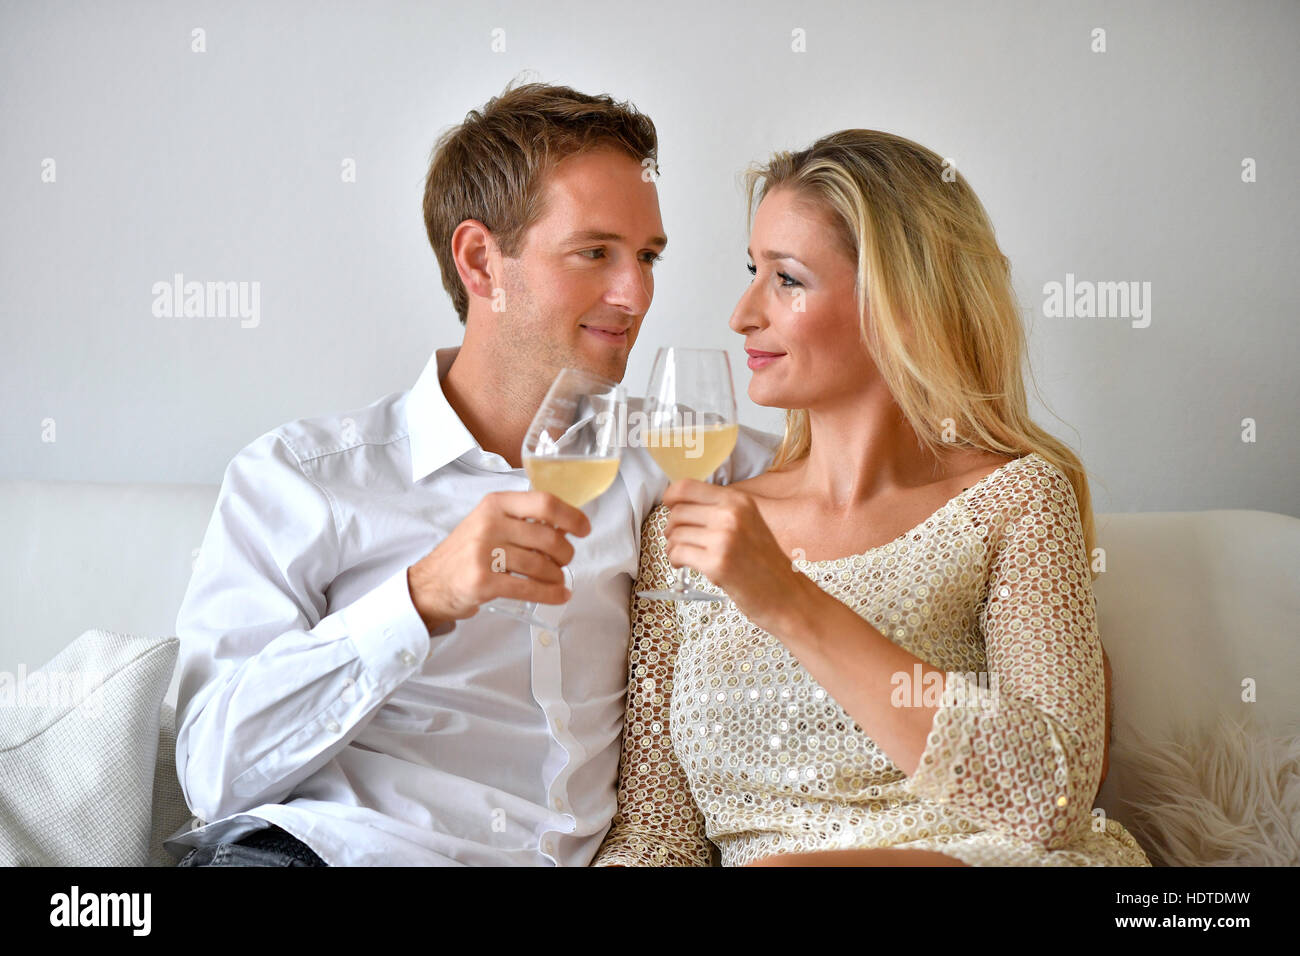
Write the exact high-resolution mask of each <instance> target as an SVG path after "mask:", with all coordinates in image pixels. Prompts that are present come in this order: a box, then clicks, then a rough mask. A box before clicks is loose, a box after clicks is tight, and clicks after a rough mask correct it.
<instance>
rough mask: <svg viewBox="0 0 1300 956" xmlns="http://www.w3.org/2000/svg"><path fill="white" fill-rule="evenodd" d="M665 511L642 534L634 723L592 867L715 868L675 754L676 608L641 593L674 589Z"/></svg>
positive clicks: (631, 696)
mask: <svg viewBox="0 0 1300 956" xmlns="http://www.w3.org/2000/svg"><path fill="white" fill-rule="evenodd" d="M666 517H667V514H666V511H665V509H663V508H662V507H659V508H656V509H655V510H654V511H652V512H651V513H650V514H649V515H648V516H647V517H646V521H645V524H644V525H643V527H642V529H641V565H640V570H639V572H638V575H637V582H636V586H635V588H633V594H632V608H631V615H632V634H631V648H630V652H629V655H628V688H627V719H626V721H625V722H624V726H623V753H622V758H621V760H620V764H619V783H618V810H617V812H616V813H615V814H614V819H613V823H612V824H611V826H610V829H609V833H608V834H606V836H605V840H604V842H603V843H602V844H601V847H600V849H599V851H597V853H596V857H595V859H594V860H593V861H592V864H591V865H592V866H714V865H716V862H717V850H716V848H715V847H714V845H713V844H712V843H710V842H709V840H708V837H706V836H705V825H704V815H703V814H702V813H701V812H700V810H699V808H698V807H697V806H696V803H695V799H694V798H693V797H692V796H691V791H690V786H689V783H688V781H687V779H686V773H685V771H684V770H683V769H682V766H681V764H680V763H679V762H678V760H677V755H676V753H675V752H674V751H673V742H672V737H671V736H670V733H669V724H668V716H669V705H670V702H671V695H672V688H673V666H674V664H675V662H676V659H677V648H678V644H679V643H680V634H679V631H678V627H677V608H676V604H675V602H673V601H653V600H647V599H645V598H639V597H637V596H636V593H635V592H636V591H641V590H649V589H662V588H668V587H671V586H672V583H673V573H672V568H670V567H669V565H668V560H667V558H666V557H665V556H664V542H663V526H664V522H665V520H666Z"/></svg>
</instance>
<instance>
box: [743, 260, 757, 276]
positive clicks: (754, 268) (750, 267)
mask: <svg viewBox="0 0 1300 956" xmlns="http://www.w3.org/2000/svg"><path fill="white" fill-rule="evenodd" d="M745 268H746V269H748V270H749V274H750V275H752V276H756V275H758V267H757V266H755V265H754V263H752V262H751V263H749V264H748V265H746V266H745Z"/></svg>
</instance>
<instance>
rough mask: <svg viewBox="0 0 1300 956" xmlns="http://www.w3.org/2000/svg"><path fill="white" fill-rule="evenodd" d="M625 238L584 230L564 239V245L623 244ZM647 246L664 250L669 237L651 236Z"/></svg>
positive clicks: (596, 230)
mask: <svg viewBox="0 0 1300 956" xmlns="http://www.w3.org/2000/svg"><path fill="white" fill-rule="evenodd" d="M623 238H624V237H623V236H621V235H619V234H618V233H617V232H601V231H600V230H598V229H582V230H579V231H578V232H574V233H570V234H569V235H567V236H565V237H564V245H566V246H567V245H571V244H573V243H575V242H622V241H623ZM646 245H647V246H653V247H655V248H656V249H662V248H663V247H664V246H666V245H668V237H667V236H651V237H650V238H649V239H647V240H646Z"/></svg>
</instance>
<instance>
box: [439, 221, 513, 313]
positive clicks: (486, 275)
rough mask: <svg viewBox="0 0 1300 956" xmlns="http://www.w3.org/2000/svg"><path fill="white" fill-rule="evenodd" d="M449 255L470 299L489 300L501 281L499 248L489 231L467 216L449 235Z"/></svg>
mask: <svg viewBox="0 0 1300 956" xmlns="http://www.w3.org/2000/svg"><path fill="white" fill-rule="evenodd" d="M451 258H452V261H453V262H455V263H456V272H457V274H458V275H459V276H460V281H461V282H462V283H463V284H464V286H465V292H466V293H467V294H468V295H469V297H470V298H471V299H473V298H480V299H489V300H490V299H491V298H492V297H493V295H494V294H496V291H495V290H496V289H497V288H498V287H499V286H500V284H501V251H500V249H499V247H498V246H497V243H496V239H495V238H493V236H492V231H491V230H490V229H488V227H487V226H485V225H483V223H481V222H479V221H478V220H477V219H466V220H464V221H463V222H462V223H461V224H460V225H459V226H457V227H456V231H455V232H453V233H452V234H451Z"/></svg>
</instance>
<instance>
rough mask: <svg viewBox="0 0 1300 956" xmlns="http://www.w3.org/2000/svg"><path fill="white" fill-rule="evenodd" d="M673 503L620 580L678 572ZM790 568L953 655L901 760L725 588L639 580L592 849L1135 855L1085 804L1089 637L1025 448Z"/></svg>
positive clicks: (972, 859)
mask: <svg viewBox="0 0 1300 956" xmlns="http://www.w3.org/2000/svg"><path fill="white" fill-rule="evenodd" d="M667 516H668V512H667V509H665V508H664V507H663V506H662V505H660V506H659V507H657V508H655V509H654V510H653V511H652V512H651V513H650V514H649V515H648V516H647V517H646V521H645V525H644V526H643V528H642V535H641V564H640V572H639V575H638V580H637V583H636V590H641V589H647V588H662V587H667V586H670V585H671V583H672V578H673V576H674V572H673V569H672V568H671V566H670V565H669V563H668V560H667V557H666V554H665V542H664V524H665V522H666V520H667ZM795 566H796V567H797V568H798V569H799V570H800V571H802V572H803V573H804V574H807V575H808V576H809V577H811V578H812V579H813V580H814V581H815V582H816V583H817V584H818V586H819V587H821V588H822V589H823V590H824V591H826V592H827V593H829V594H831V595H832V596H834V597H835V598H836V599H838V600H840V601H842V602H843V603H845V604H846V605H848V606H849V607H851V608H853V609H854V610H855V611H856V612H857V613H858V614H859V615H861V616H862V617H863V618H865V619H866V620H867V621H868V622H870V623H871V624H872V626H874V627H875V628H876V629H877V630H879V631H880V632H881V633H882V634H884V635H885V637H887V638H888V639H889V640H891V641H893V642H894V643H896V644H898V645H899V646H901V647H903V648H905V649H906V650H908V651H910V652H911V653H913V654H915V655H916V656H917V657H919V658H921V659H922V660H924V661H927V662H929V663H930V664H932V665H933V666H935V667H937V668H939V669H940V670H943V671H945V672H948V673H950V674H953V673H956V674H961V675H966V676H965V677H964V678H962V680H964V682H965V683H964V687H965V689H966V690H967V695H966V697H965V699H964V701H959V702H952V703H948V702H945V703H944V705H943V706H942V707H941V708H940V709H939V711H938V712H937V713H936V715H935V718H934V723H933V724H932V726H931V731H930V735H929V737H928V739H927V742H926V748H925V752H924V753H923V755H922V757H921V763H920V765H919V767H918V768H917V770H916V773H915V774H914V775H913V776H912V777H911V778H909V777H907V775H906V774H904V773H903V772H902V771H901V770H899V768H898V767H897V766H895V765H894V763H893V762H892V761H891V760H890V759H889V757H888V756H887V755H886V754H885V753H884V752H883V751H882V750H881V749H880V748H879V747H877V746H876V744H875V742H874V741H873V740H872V739H871V738H870V737H869V736H868V735H867V733H866V732H865V731H864V730H863V729H862V728H861V727H860V726H859V725H858V724H857V722H856V721H855V720H854V719H853V718H852V717H850V716H849V714H848V713H847V712H846V711H845V710H844V709H843V708H842V707H841V706H840V705H839V703H838V702H837V701H836V700H835V699H834V698H833V697H831V695H830V694H829V693H828V692H827V691H826V690H825V689H824V688H823V687H822V686H821V685H820V684H819V683H818V682H817V681H816V680H815V679H814V678H813V677H812V675H811V674H810V673H809V672H808V671H807V670H805V669H804V667H803V666H802V665H801V664H800V662H799V661H798V659H797V658H796V657H795V656H794V655H793V654H791V653H790V652H789V651H788V650H787V649H786V647H785V645H784V644H783V643H781V641H779V640H777V639H776V638H774V637H773V636H772V635H771V634H768V633H767V632H766V631H764V630H762V629H761V628H759V627H757V626H756V625H754V624H752V623H751V622H750V621H749V620H748V619H747V618H746V617H745V616H744V615H743V614H741V613H740V612H739V611H738V610H737V608H736V607H735V605H734V604H733V603H731V602H730V601H724V602H723V603H722V604H712V605H710V604H706V603H703V602H689V603H680V604H679V603H677V602H669V601H651V600H645V599H641V598H637V597H635V596H633V598H632V634H631V647H630V650H629V661H628V664H629V670H628V678H629V680H628V709H627V721H626V724H625V728H624V736H623V752H622V762H621V766H620V779H619V787H618V810H617V813H616V814H615V816H614V819H613V823H612V825H611V827H610V830H609V833H608V834H607V835H606V837H605V840H604V842H603V843H602V845H601V848H600V850H599V851H598V853H597V854H596V857H595V859H594V861H593V863H592V865H593V866H608V865H610V864H624V865H629V866H646V865H650V866H656V865H673V866H709V865H719V864H721V865H723V866H739V865H743V864H745V863H748V862H751V861H753V860H756V859H759V858H761V857H765V856H772V855H775V854H781V853H799V852H809V851H815V850H842V849H860V848H869V847H899V848H908V849H923V850H935V851H938V852H941V853H947V854H949V855H951V856H954V857H956V858H957V859H959V860H961V861H963V862H965V863H968V864H971V865H1037V866H1150V862H1149V861H1148V860H1147V858H1146V855H1145V854H1144V853H1143V851H1142V849H1141V847H1140V846H1139V845H1138V844H1137V842H1136V841H1135V840H1134V839H1133V837H1132V836H1131V835H1130V834H1129V833H1128V831H1127V830H1125V829H1124V827H1123V826H1122V825H1121V824H1120V823H1119V822H1118V821H1116V820H1113V819H1105V820H1100V819H1098V821H1097V823H1096V824H1094V819H1095V818H1094V816H1093V814H1092V812H1091V810H1092V804H1093V800H1094V799H1095V796H1096V792H1097V788H1098V782H1099V780H1100V777H1101V762H1102V753H1103V733H1104V722H1105V713H1104V681H1103V672H1102V656H1101V643H1100V638H1099V635H1098V632H1097V623H1096V602H1095V599H1094V595H1093V590H1092V583H1091V578H1090V576H1089V573H1088V564H1087V560H1086V556H1085V554H1084V546H1083V531H1082V526H1081V522H1080V520H1079V512H1078V505H1077V502H1076V500H1075V497H1074V489H1073V486H1071V485H1070V483H1069V481H1068V479H1067V478H1066V477H1065V475H1064V474H1063V473H1062V472H1061V471H1060V470H1059V469H1057V468H1056V467H1055V466H1053V465H1052V464H1051V463H1050V462H1048V461H1047V460H1046V459H1044V458H1043V457H1042V456H1041V455H1038V454H1037V453H1031V454H1029V455H1026V456H1024V457H1022V458H1017V459H1014V460H1012V461H1010V462H1007V463H1006V464H1004V465H1002V466H1001V467H999V468H998V469H996V470H995V471H993V472H991V473H990V474H988V475H985V476H984V478H982V479H980V480H979V481H977V482H976V483H975V484H973V485H971V486H970V487H969V488H966V489H965V490H963V491H962V492H961V493H960V494H958V495H957V496H956V497H954V498H952V499H950V500H949V501H948V502H947V503H946V504H945V505H943V507H941V508H940V509H939V510H938V511H936V512H935V513H934V514H932V515H931V516H930V517H929V518H927V519H926V520H925V521H924V522H923V523H921V524H920V525H918V526H917V527H915V528H913V529H911V530H910V531H907V532H905V533H904V534H902V535H900V536H899V537H898V538H896V539H895V540H894V541H892V542H890V543H888V544H886V545H882V546H880V547H877V548H873V549H871V550H869V551H865V552H862V553H860V554H856V555H852V556H848V557H843V558H835V559H831V560H826V561H799V562H796V565H795ZM689 577H690V582H691V584H692V585H693V586H695V587H698V588H701V589H702V590H707V591H712V592H713V593H719V594H721V593H722V592H721V591H720V590H719V589H718V588H717V587H715V586H714V585H713V584H712V583H711V582H710V581H709V580H708V579H707V578H705V577H703V576H702V575H700V574H698V573H696V572H694V571H692V572H690V575H689ZM981 673H983V674H984V677H983V678H982V679H979V678H976V677H975V676H974V675H979V674H981ZM1103 824H1104V825H1103Z"/></svg>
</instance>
